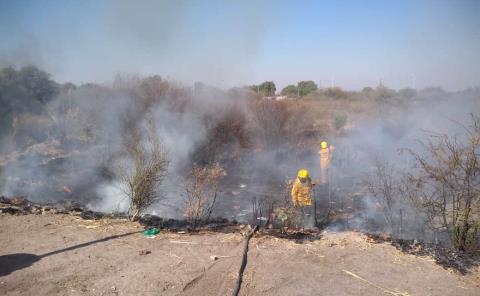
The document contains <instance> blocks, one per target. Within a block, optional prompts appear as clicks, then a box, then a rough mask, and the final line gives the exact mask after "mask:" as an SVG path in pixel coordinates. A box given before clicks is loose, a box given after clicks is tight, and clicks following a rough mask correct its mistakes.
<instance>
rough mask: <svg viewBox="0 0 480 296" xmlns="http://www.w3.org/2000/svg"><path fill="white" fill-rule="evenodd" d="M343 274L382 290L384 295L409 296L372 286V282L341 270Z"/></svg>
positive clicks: (408, 295)
mask: <svg viewBox="0 0 480 296" xmlns="http://www.w3.org/2000/svg"><path fill="white" fill-rule="evenodd" d="M343 272H345V273H346V274H348V275H350V276H352V277H354V278H356V279H358V280H361V281H362V282H365V283H367V284H369V285H370V286H373V287H375V288H377V289H380V290H382V291H383V292H384V293H386V294H390V295H394V296H410V294H408V293H402V292H395V291H391V290H388V289H386V288H384V287H382V286H379V285H377V284H374V283H372V282H370V281H368V280H366V279H364V278H362V277H360V276H358V275H356V274H354V273H353V272H351V271H348V270H343Z"/></svg>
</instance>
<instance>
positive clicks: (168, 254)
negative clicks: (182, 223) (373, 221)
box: [0, 214, 480, 295]
mask: <svg viewBox="0 0 480 296" xmlns="http://www.w3.org/2000/svg"><path fill="white" fill-rule="evenodd" d="M143 229H144V228H143V226H141V225H139V224H137V223H130V222H127V221H123V220H108V219H104V220H96V221H91V220H82V219H80V218H78V217H76V216H71V215H54V214H47V215H25V216H11V215H1V216H0V295H230V294H231V292H232V289H233V286H234V282H235V278H236V275H237V271H238V268H239V265H240V260H241V253H242V247H243V246H242V240H243V238H242V235H241V234H240V233H221V232H217V233H212V232H205V233H199V234H192V235H190V234H178V233H170V232H162V233H160V234H159V235H157V236H156V237H154V238H147V237H145V236H143V234H142V233H141V232H142V231H143ZM145 251H149V252H150V253H148V252H145ZM144 253H148V254H144ZM212 256H217V257H218V259H217V260H213V259H212ZM222 256H225V257H222ZM474 269H475V270H473V269H472V271H471V272H470V273H468V274H467V275H463V276H462V275H460V274H458V273H455V272H453V271H452V270H448V269H444V268H443V267H441V266H439V265H437V264H436V263H435V262H434V261H433V259H431V258H429V257H418V256H414V255H409V254H405V253H402V252H401V251H399V250H398V249H396V248H395V247H394V246H392V245H390V244H388V243H378V244H375V243H370V242H369V240H368V239H367V237H366V236H365V235H363V234H360V233H356V232H340V233H325V232H324V233H323V234H322V236H321V237H320V238H319V239H316V240H312V241H301V242H299V241H294V240H288V239H280V238H276V237H273V236H267V235H262V234H257V235H255V236H254V237H253V238H252V240H251V241H250V252H249V256H248V264H247V268H246V270H245V273H244V282H243V285H242V289H241V292H240V294H241V295H480V286H479V284H480V276H479V271H478V267H475V268H474Z"/></svg>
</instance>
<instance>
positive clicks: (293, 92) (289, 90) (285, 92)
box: [282, 84, 298, 97]
mask: <svg viewBox="0 0 480 296" xmlns="http://www.w3.org/2000/svg"><path fill="white" fill-rule="evenodd" d="M297 95H298V87H297V86H295V85H293V84H290V85H287V86H285V87H284V88H283V89H282V96H292V97H294V96H297Z"/></svg>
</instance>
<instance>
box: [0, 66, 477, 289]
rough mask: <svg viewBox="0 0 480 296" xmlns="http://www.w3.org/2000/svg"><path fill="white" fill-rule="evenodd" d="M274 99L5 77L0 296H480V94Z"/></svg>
mask: <svg viewBox="0 0 480 296" xmlns="http://www.w3.org/2000/svg"><path fill="white" fill-rule="evenodd" d="M26 81H27V82H28V81H35V83H34V84H30V83H26ZM267 86H269V87H270V88H271V86H272V85H271V83H270V82H265V83H263V84H262V85H261V86H258V87H241V88H232V89H229V90H222V89H218V88H215V87H211V86H207V85H204V84H195V85H194V86H193V87H191V86H188V85H183V84H180V83H176V82H173V81H170V80H165V79H163V78H161V77H160V76H150V77H144V78H138V77H118V78H117V80H116V82H115V83H114V84H113V85H98V84H84V85H78V86H76V85H73V84H69V83H66V84H60V83H57V82H55V81H53V80H52V79H50V77H49V75H48V74H47V73H45V72H43V71H42V70H40V69H38V68H36V67H24V68H21V69H14V68H5V69H2V70H1V72H0V92H1V94H2V96H0V99H1V100H2V101H1V102H2V103H3V104H2V107H1V108H2V109H0V112H2V126H1V139H2V141H1V145H0V193H1V194H2V196H5V197H2V199H1V200H0V202H1V203H2V204H1V217H0V219H2V229H1V233H0V235H1V236H2V237H1V239H2V240H1V241H2V253H1V254H0V257H1V260H2V267H1V268H2V274H1V278H0V281H1V283H2V284H1V285H0V289H1V290H0V291H3V292H4V294H7V295H16V294H20V295H22V294H23V295H28V294H32V293H34V291H37V289H40V290H38V291H37V292H38V293H37V294H39V295H52V294H67V295H92V294H93V295H97V294H99V295H132V294H139V295H149V294H155V295H157V294H165V295H182V294H185V295H190V294H191V295H194V294H195V295H199V294H200V295H216V294H217V295H224V294H229V293H235V291H234V290H233V287H234V283H235V282H236V281H238V278H239V277H238V275H239V274H238V267H239V266H243V267H244V268H245V266H246V268H245V270H242V271H243V272H241V273H242V274H243V277H241V278H242V281H241V283H242V285H241V287H242V288H241V289H240V294H241V295H257V294H258V295H260V294H262V295H263V294H271V295H292V294H301V295H303V294H312V293H313V294H315V293H316V292H315V291H319V290H321V291H328V294H332V295H347V294H356V295H364V294H369V295H376V294H379V295H380V294H384V293H387V294H391V295H443V294H456V295H476V294H477V293H478V250H479V232H478V231H479V229H480V224H479V223H480V212H479V209H480V207H479V204H480V199H479V184H480V180H479V177H478V176H479V173H478V172H479V163H480V162H479V154H478V149H479V147H480V120H479V117H478V116H479V115H478V114H480V109H479V104H478V101H479V99H480V93H479V92H478V90H475V89H469V90H465V91H462V92H446V91H443V90H442V89H439V88H426V89H423V90H414V89H403V90H399V91H396V90H393V89H389V88H387V87H386V86H384V85H382V84H380V85H379V86H378V87H376V88H375V89H373V88H365V89H364V90H362V91H345V90H342V89H340V88H324V89H318V88H317V87H316V85H315V83H313V81H302V82H299V84H298V86H297V87H298V88H302V87H303V89H302V90H301V91H298V92H297V95H295V94H289V95H275V94H274V93H273V94H272V93H267V92H268V89H270V88H266V87H267ZM32 87H33V89H31V88H32ZM37 88H38V89H37ZM34 90H35V91H34ZM40 90H42V91H41V92H40ZM37 91H38V92H37ZM452 106H455V108H452ZM300 171H303V172H304V173H306V174H305V175H303V176H300V174H297V173H298V172H300ZM301 178H304V179H305V180H306V179H309V181H308V182H307V183H308V184H310V185H309V186H311V187H309V190H308V193H306V195H308V196H302V198H301V199H298V198H297V196H294V193H293V192H300V191H301V190H300V191H299V190H292V189H293V188H294V187H295V186H298V184H300V183H301V182H303V181H301V180H300V179H301ZM299 182H300V183H299ZM295 184H297V185H295ZM297 189H298V188H297ZM301 202H303V203H304V204H301ZM306 208H308V209H312V210H311V211H310V210H309V211H306V210H305V209H306ZM308 219H310V220H309V221H311V222H314V225H307V223H306V221H307V220H308ZM15 221H17V222H15ZM247 225H248V226H247ZM255 226H258V227H259V231H258V232H255V233H254V234H252V235H253V236H252V238H251V240H250V242H249V243H246V247H248V248H249V251H248V254H249V255H248V264H246V265H244V264H241V263H242V262H243V261H241V260H243V259H241V258H246V256H242V255H241V254H242V250H245V249H246V248H245V247H244V246H243V244H245V243H243V241H244V234H245V233H247V232H248V231H247V230H248V229H250V227H251V228H254V227H255ZM15 227H16V228H15ZM149 227H155V228H158V229H159V230H160V234H158V235H157V236H156V237H155V238H153V239H150V238H146V237H144V236H143V235H142V233H141V232H143V231H144V230H145V229H147V228H149ZM17 232H18V235H15V233H17ZM31 240H33V242H34V243H31ZM243 252H244V253H245V251H243ZM211 258H213V259H211ZM426 273H428V276H424V274H426ZM42 274H43V275H42ZM406 274H408V276H407V277H405V275H406ZM3 279H5V280H3ZM29 279H33V280H31V281H30V283H31V284H28V283H29ZM302 279H303V282H302ZM421 280H422V281H421ZM339 282H341V284H338V283H339ZM300 283H303V284H302V285H301V284H300ZM333 283H335V284H333ZM135 291H137V292H135Z"/></svg>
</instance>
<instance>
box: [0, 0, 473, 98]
mask: <svg viewBox="0 0 480 296" xmlns="http://www.w3.org/2000/svg"><path fill="white" fill-rule="evenodd" d="M0 37H1V39H0V40H1V41H0V63H1V64H2V65H5V64H14V65H22V64H25V63H35V64H37V65H39V66H40V67H42V68H44V69H45V70H47V71H49V72H50V73H52V75H53V77H54V78H55V79H57V80H59V81H73V82H75V83H81V82H90V81H97V82H104V81H109V80H111V79H112V77H113V76H114V75H115V74H116V73H118V72H127V73H138V74H141V75H148V74H160V75H162V76H169V77H170V78H171V79H176V80H180V81H184V82H186V83H192V82H193V81H203V82H206V83H211V84H215V85H218V86H222V87H229V86H233V85H244V84H250V83H256V82H260V81H263V80H274V81H275V82H276V83H277V85H278V86H279V87H282V86H284V85H286V84H289V83H296V82H297V81H298V80H304V79H311V80H314V81H316V82H317V83H321V84H322V85H323V86H330V85H331V84H334V85H336V86H342V87H344V88H347V89H359V88H362V87H363V86H367V85H370V86H375V85H377V84H378V82H379V81H380V80H382V81H383V82H384V83H385V84H387V85H389V86H391V87H394V88H401V87H406V86H416V87H418V88H420V87H426V86H442V87H444V88H446V89H451V90H452V89H453V90H455V89H462V88H466V87H469V86H479V85H480V57H479V54H478V53H479V52H480V1H475V0H472V1H461V0H457V1H454V0H452V1H443V0H437V1H388V0H386V1H227V0H225V1H193V0H192V1H120V0H119V1H114V0H112V1H107V0H97V1H93V0H83V1H81V0H77V1H72V0H62V1H61V0H37V1H23V0H18V1H14V0H10V1H7V0H0Z"/></svg>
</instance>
